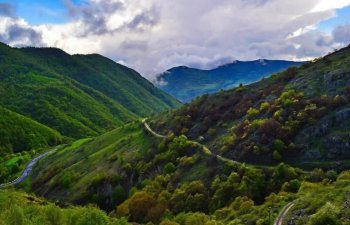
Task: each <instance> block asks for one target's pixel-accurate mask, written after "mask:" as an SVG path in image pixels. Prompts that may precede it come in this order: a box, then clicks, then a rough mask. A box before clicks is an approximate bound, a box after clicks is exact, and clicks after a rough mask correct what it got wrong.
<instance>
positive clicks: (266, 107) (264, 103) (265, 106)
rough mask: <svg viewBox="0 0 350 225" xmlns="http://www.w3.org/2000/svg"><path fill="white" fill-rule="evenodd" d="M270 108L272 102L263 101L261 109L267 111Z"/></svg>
mask: <svg viewBox="0 0 350 225" xmlns="http://www.w3.org/2000/svg"><path fill="white" fill-rule="evenodd" d="M269 108H270V103H268V102H263V103H261V105H260V111H261V112H263V111H266V110H268V109H269Z"/></svg>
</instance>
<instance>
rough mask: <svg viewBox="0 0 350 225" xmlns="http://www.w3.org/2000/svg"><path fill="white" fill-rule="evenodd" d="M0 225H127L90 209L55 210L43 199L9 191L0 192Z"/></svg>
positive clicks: (66, 207)
mask: <svg viewBox="0 0 350 225" xmlns="http://www.w3.org/2000/svg"><path fill="white" fill-rule="evenodd" d="M0 224H1V225H10V224H16V225H38V224H47V225H57V224H59V225H86V224H94V225H127V224H129V223H127V221H126V220H125V219H115V218H111V217H108V216H107V215H106V213H105V212H103V211H101V210H99V209H97V208H94V207H92V206H90V207H73V206H68V205H62V206H61V207H60V206H57V205H55V204H54V203H50V202H48V201H47V200H45V199H41V198H38V197H35V196H31V195H28V194H26V193H23V192H18V191H12V190H6V191H3V190H0Z"/></svg>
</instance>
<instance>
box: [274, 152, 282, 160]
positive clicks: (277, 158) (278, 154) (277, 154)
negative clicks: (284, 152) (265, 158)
mask: <svg viewBox="0 0 350 225" xmlns="http://www.w3.org/2000/svg"><path fill="white" fill-rule="evenodd" d="M272 158H273V159H274V160H276V161H281V160H282V156H281V154H280V153H279V152H278V151H277V150H275V151H274V152H273V154H272Z"/></svg>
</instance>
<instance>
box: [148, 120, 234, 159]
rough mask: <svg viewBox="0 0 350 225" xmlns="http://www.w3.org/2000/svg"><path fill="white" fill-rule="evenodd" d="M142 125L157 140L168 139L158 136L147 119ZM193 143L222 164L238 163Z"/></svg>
mask: <svg viewBox="0 0 350 225" xmlns="http://www.w3.org/2000/svg"><path fill="white" fill-rule="evenodd" d="M142 123H143V124H144V126H145V128H146V130H147V131H148V132H150V133H151V134H152V135H153V136H155V137H157V138H167V136H164V135H161V134H158V133H157V132H155V131H154V130H152V128H151V127H150V126H149V124H148V123H147V121H146V119H143V120H142ZM191 142H192V143H195V144H197V145H199V146H200V147H201V148H202V151H203V153H204V154H205V155H208V156H214V157H216V158H217V159H218V160H219V161H222V162H225V163H233V164H236V163H237V162H236V161H234V160H232V159H228V158H225V157H222V156H220V155H217V154H214V153H213V152H212V151H210V149H209V148H208V147H207V146H205V145H203V144H201V143H198V142H196V141H191Z"/></svg>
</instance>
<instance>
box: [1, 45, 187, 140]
mask: <svg viewBox="0 0 350 225" xmlns="http://www.w3.org/2000/svg"><path fill="white" fill-rule="evenodd" d="M0 53H1V54H0V103H1V104H2V105H4V106H5V107H7V108H9V109H10V110H12V111H15V112H18V113H20V114H22V115H25V116H28V117H31V118H33V119H34V120H36V121H39V122H40V123H42V124H45V125H47V126H49V127H51V128H53V129H56V130H58V131H59V132H60V133H62V134H63V135H65V136H69V137H74V138H77V137H86V136H95V135H97V134H101V133H103V132H106V131H108V130H111V129H113V128H115V127H118V126H120V125H122V124H124V123H125V122H127V121H130V120H134V119H136V118H138V117H140V116H145V115H149V114H151V113H154V112H160V111H164V110H167V109H171V108H174V107H178V106H180V103H179V102H178V101H177V100H175V99H174V98H172V97H170V96H169V95H167V94H165V93H163V92H162V91H160V90H158V89H157V88H155V87H154V86H153V85H152V84H151V83H150V82H148V81H147V80H145V79H144V78H142V77H141V76H140V75H139V74H138V73H137V72H135V71H133V70H131V69H129V68H127V67H124V66H121V65H119V64H117V63H115V62H113V61H111V60H109V59H107V58H104V57H102V56H98V55H88V56H82V55H79V56H71V55H69V54H67V53H65V52H63V51H61V50H59V49H55V48H40V49H37V48H23V49H15V48H10V47H8V46H6V45H4V44H0Z"/></svg>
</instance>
